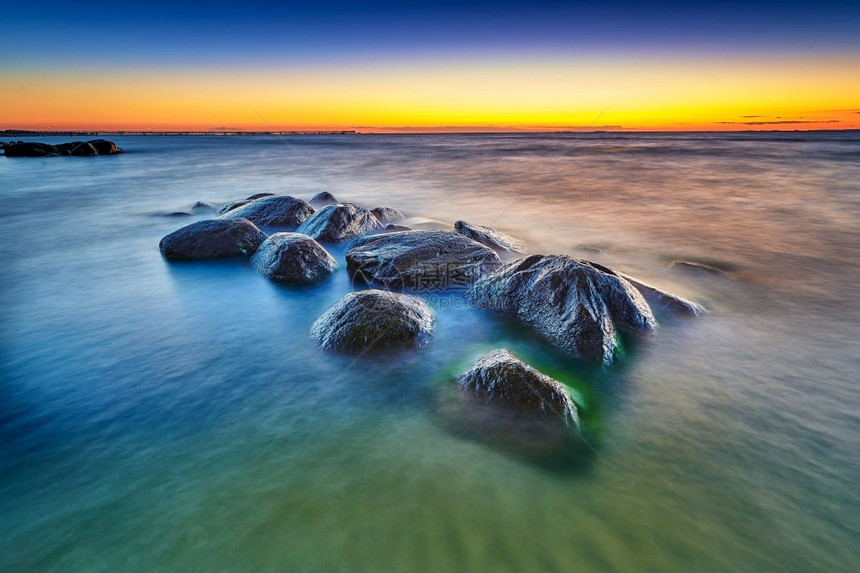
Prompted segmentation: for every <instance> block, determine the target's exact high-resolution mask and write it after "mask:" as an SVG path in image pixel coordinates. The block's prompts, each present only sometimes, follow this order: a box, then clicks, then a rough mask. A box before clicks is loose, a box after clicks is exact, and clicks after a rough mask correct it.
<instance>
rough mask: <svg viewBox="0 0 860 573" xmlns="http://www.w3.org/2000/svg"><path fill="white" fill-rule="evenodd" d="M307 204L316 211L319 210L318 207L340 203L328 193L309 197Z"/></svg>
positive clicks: (324, 192)
mask: <svg viewBox="0 0 860 573" xmlns="http://www.w3.org/2000/svg"><path fill="white" fill-rule="evenodd" d="M308 202H309V203H310V204H311V205H313V206H314V207H316V208H317V209H319V208H320V207H325V206H326V205H336V204H338V203H340V201H338V200H337V198H336V197H335V196H334V195H332V194H331V193H329V192H328V191H323V192H321V193H317V194H316V195H314V196H313V197H311V200H310V201H308Z"/></svg>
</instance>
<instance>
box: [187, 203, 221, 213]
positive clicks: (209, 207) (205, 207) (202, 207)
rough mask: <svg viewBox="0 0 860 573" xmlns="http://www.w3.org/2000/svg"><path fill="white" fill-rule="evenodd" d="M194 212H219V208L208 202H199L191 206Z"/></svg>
mask: <svg viewBox="0 0 860 573" xmlns="http://www.w3.org/2000/svg"><path fill="white" fill-rule="evenodd" d="M191 210H192V211H217V210H218V207H216V206H215V205H213V204H212V203H207V202H206V201H197V202H196V203H194V205H192V206H191Z"/></svg>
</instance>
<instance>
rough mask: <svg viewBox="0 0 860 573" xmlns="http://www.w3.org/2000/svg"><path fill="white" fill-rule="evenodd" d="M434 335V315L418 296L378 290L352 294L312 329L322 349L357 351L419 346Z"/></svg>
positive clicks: (332, 308)
mask: <svg viewBox="0 0 860 573" xmlns="http://www.w3.org/2000/svg"><path fill="white" fill-rule="evenodd" d="M432 335H433V312H432V311H431V310H430V307H428V306H427V304H426V303H425V302H424V301H423V300H421V299H420V298H418V297H415V296H410V295H404V294H398V293H393V292H387V291H380V290H365V291H358V292H351V293H349V294H347V295H346V296H345V297H343V298H342V299H340V300H339V301H338V302H337V303H335V304H334V306H332V307H331V308H330V309H328V310H327V311H326V312H325V313H324V314H323V315H322V316H321V317H319V318H318V319H317V320H316V322H314V324H313V326H312V327H311V336H312V337H313V339H314V342H316V343H317V344H318V345H319V346H320V347H321V348H323V349H324V350H333V351H337V352H360V351H365V350H380V349H383V348H392V347H410V346H411V347H421V346H424V345H426V344H427V343H429V341H430V339H431V338H432Z"/></svg>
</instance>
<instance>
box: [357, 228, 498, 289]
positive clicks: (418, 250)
mask: <svg viewBox="0 0 860 573" xmlns="http://www.w3.org/2000/svg"><path fill="white" fill-rule="evenodd" d="M500 264H501V261H500V260H499V256H498V255H497V254H496V253H495V251H493V250H492V249H490V248H488V247H485V246H484V245H482V244H480V243H477V242H475V241H473V240H472V239H469V238H466V237H464V236H463V235H460V234H458V233H454V232H453V231H404V232H398V233H387V234H381V235H373V236H369V237H362V238H360V239H357V240H356V241H354V242H353V243H352V244H351V245H350V249H349V250H348V251H347V253H346V268H347V271H348V272H349V275H350V276H351V277H353V279H360V280H363V281H364V282H366V283H368V284H371V285H376V286H382V287H386V288H410V289H413V290H456V289H465V288H469V287H470V286H471V285H472V284H473V283H474V281H475V280H476V279H477V278H478V277H479V276H481V275H483V274H484V273H486V272H487V271H489V270H492V269H495V268H496V267H498V266H499V265H500Z"/></svg>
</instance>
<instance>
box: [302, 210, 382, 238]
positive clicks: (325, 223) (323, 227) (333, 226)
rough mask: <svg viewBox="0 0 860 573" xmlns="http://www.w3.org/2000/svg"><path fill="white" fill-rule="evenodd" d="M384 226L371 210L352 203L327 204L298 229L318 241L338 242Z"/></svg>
mask: <svg viewBox="0 0 860 573" xmlns="http://www.w3.org/2000/svg"><path fill="white" fill-rule="evenodd" d="M380 228H382V225H381V224H380V223H379V221H377V220H376V217H374V216H373V215H372V214H371V213H370V211H368V210H367V209H364V208H362V207H358V206H356V205H353V204H351V203H347V204H343V205H341V204H338V205H327V206H325V207H323V208H322V209H320V210H319V211H317V212H316V213H314V214H313V215H311V216H310V217H308V218H307V219H306V220H305V221H304V222H303V223H302V224H301V226H300V227H299V228H298V229H297V230H298V232H299V233H304V234H305V235H308V236H309V237H312V238H314V239H316V240H317V241H326V242H330V243H336V242H339V241H343V240H346V239H351V238H353V237H358V236H360V235H363V234H364V233H367V232H369V231H374V230H376V229H380Z"/></svg>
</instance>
